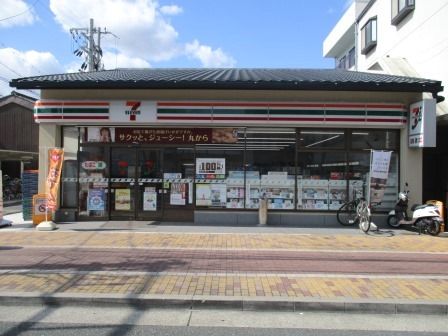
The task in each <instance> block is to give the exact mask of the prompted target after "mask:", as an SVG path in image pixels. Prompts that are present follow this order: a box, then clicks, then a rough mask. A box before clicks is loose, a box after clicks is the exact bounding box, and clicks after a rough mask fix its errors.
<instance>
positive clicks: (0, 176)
mask: <svg viewBox="0 0 448 336" xmlns="http://www.w3.org/2000/svg"><path fill="white" fill-rule="evenodd" d="M2 222H3V174H2V171H1V170H0V224H2Z"/></svg>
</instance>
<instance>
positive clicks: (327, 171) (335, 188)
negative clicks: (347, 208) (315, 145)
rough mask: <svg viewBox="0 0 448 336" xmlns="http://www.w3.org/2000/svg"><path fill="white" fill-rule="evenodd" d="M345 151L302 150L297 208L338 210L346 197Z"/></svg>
mask: <svg viewBox="0 0 448 336" xmlns="http://www.w3.org/2000/svg"><path fill="white" fill-rule="evenodd" d="M346 166H347V160H346V153H345V152H299V153H298V168H297V209H306V210H337V209H339V208H340V207H341V205H342V204H343V202H344V200H345V199H346V193H347V192H346V190H347V182H346V178H345V176H346Z"/></svg>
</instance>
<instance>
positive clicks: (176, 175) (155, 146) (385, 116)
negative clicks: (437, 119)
mask: <svg viewBox="0 0 448 336" xmlns="http://www.w3.org/2000/svg"><path fill="white" fill-rule="evenodd" d="M187 97H188V98H189V99H186V98H187ZM418 100H421V93H381V92H375V93H373V92H370V93H367V92H327V91H313V92H291V91H287V92H270V91H266V92H263V91H249V92H248V91H244V92H242V91H236V90H234V91H211V90H209V91H207V90H201V91H195V92H194V93H193V94H192V93H191V92H189V94H187V93H186V92H184V91H180V90H160V91H158V92H151V91H144V90H115V91H114V90H103V91H101V90H63V91H58V90H44V91H43V99H42V100H40V101H38V102H37V103H36V106H35V119H36V122H38V123H39V124H40V147H41V151H42V152H41V156H42V157H44V148H45V147H51V146H60V147H63V148H64V150H65V162H64V166H63V175H62V179H61V181H62V183H61V189H60V209H61V210H60V211H59V212H58V215H57V217H58V218H59V219H60V220H74V219H76V220H121V219H127V220H148V221H181V222H191V221H195V222H197V223H215V224H218V225H219V224H232V225H235V224H238V225H246V224H248V225H250V224H256V223H257V222H258V214H257V209H258V205H259V199H260V197H261V196H262V195H265V197H267V200H268V208H269V223H270V224H281V225H289V224H298V223H304V224H307V225H318V224H333V223H336V218H335V217H336V216H335V211H336V210H337V209H338V208H339V207H340V206H341V204H342V203H343V202H344V201H345V200H347V199H352V198H353V197H359V196H361V195H366V193H367V190H366V182H367V175H368V172H369V166H370V150H371V149H375V150H385V151H392V159H391V164H390V174H389V179H388V182H387V187H386V192H385V195H384V199H383V202H382V203H381V205H379V206H378V207H377V208H376V209H375V213H376V214H377V215H378V216H380V217H381V215H382V214H384V213H385V212H386V211H388V210H390V209H391V208H392V207H393V204H394V202H395V199H396V195H397V192H398V190H399V186H400V182H401V184H403V183H404V182H403V181H407V182H408V183H409V184H410V185H411V186H412V189H413V195H415V197H414V201H415V202H418V201H420V200H419V199H418V198H419V196H418V195H421V187H422V186H421V180H422V168H421V166H422V164H421V155H422V154H421V150H420V149H409V148H408V145H407V141H408V140H407V128H406V120H407V116H408V108H409V104H411V103H413V102H415V101H418ZM409 167H412V169H411V168H409ZM40 169H41V171H45V163H44V160H41V167H40ZM40 185H41V187H42V188H41V189H42V190H43V174H41V183H40Z"/></svg>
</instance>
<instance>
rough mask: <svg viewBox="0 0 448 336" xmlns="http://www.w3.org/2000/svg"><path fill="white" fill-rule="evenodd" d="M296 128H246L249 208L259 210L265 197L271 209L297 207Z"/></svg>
mask: <svg viewBox="0 0 448 336" xmlns="http://www.w3.org/2000/svg"><path fill="white" fill-rule="evenodd" d="M295 144H296V131H295V129H293V128H291V129H285V128H282V129H256V128H249V129H247V131H246V195H247V197H246V208H248V209H257V208H258V207H259V199H260V197H261V196H265V197H266V198H267V202H268V209H277V210H290V209H294V202H295V195H294V190H295V181H294V179H295V148H296V145H295Z"/></svg>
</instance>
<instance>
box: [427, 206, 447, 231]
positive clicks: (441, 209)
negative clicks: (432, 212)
mask: <svg viewBox="0 0 448 336" xmlns="http://www.w3.org/2000/svg"><path fill="white" fill-rule="evenodd" d="M426 204H431V205H434V206H436V207H437V208H438V209H439V212H440V217H442V220H445V213H444V211H443V202H441V201H437V200H429V201H426ZM440 232H445V222H442V223H441V224H440Z"/></svg>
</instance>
